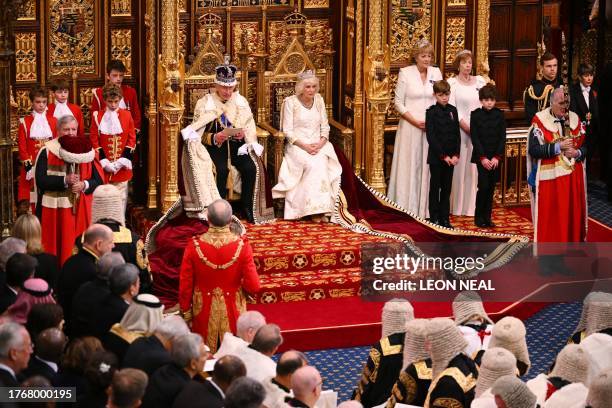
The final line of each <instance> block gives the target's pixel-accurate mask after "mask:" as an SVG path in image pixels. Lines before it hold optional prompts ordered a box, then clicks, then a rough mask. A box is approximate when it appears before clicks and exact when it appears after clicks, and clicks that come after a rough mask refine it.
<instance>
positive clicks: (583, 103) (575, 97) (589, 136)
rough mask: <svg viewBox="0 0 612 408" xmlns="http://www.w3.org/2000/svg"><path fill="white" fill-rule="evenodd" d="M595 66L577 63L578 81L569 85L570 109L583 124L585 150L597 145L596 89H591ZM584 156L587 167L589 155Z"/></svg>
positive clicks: (597, 105)
mask: <svg viewBox="0 0 612 408" xmlns="http://www.w3.org/2000/svg"><path fill="white" fill-rule="evenodd" d="M594 76H595V68H594V67H593V66H592V65H591V64H585V63H582V64H580V65H578V81H576V82H575V83H574V84H572V85H570V88H569V94H570V111H572V112H574V113H575V114H576V115H578V117H579V118H580V121H581V122H582V123H583V124H584V126H585V129H584V130H585V132H586V142H585V143H586V145H587V151H589V152H595V151H597V149H596V146H599V145H600V143H599V104H598V100H597V91H596V90H595V89H593V88H594V87H593V77H594ZM592 156H593V155H592V154H589V155H587V157H586V160H587V169H588V168H589V167H590V166H591V157H592Z"/></svg>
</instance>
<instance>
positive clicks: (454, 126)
mask: <svg viewBox="0 0 612 408" xmlns="http://www.w3.org/2000/svg"><path fill="white" fill-rule="evenodd" d="M433 91H434V95H435V97H436V104H435V105H432V106H431V107H429V109H427V112H426V113H425V130H426V132H427V142H428V143H429V152H428V154H427V163H428V164H429V171H430V173H431V174H430V179H429V220H430V221H431V222H433V223H435V224H438V225H440V226H442V227H446V228H453V226H452V225H451V223H450V221H449V219H448V216H449V210H450V192H451V186H452V183H453V169H454V167H455V166H456V165H457V162H458V161H459V144H460V143H461V136H460V134H459V117H458V114H457V108H455V107H454V106H453V105H450V104H449V103H448V98H449V96H450V85H449V84H448V82H446V81H445V80H441V81H437V82H436V83H434V85H433Z"/></svg>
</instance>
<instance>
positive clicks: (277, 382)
mask: <svg viewBox="0 0 612 408" xmlns="http://www.w3.org/2000/svg"><path fill="white" fill-rule="evenodd" d="M307 364H308V360H307V359H306V356H305V355H304V354H303V353H301V352H299V351H296V350H289V351H285V352H284V353H283V354H281V356H280V357H279V359H278V362H277V363H276V375H275V376H274V377H271V378H267V379H265V380H264V381H263V382H262V385H263V387H264V389H265V390H266V399H265V400H264V402H263V405H264V406H265V407H266V408H285V398H287V397H290V396H292V395H293V393H292V392H291V377H292V376H293V373H295V371H296V370H297V369H298V368H300V367H303V366H305V365H307Z"/></svg>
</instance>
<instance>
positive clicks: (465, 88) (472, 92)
mask: <svg viewBox="0 0 612 408" xmlns="http://www.w3.org/2000/svg"><path fill="white" fill-rule="evenodd" d="M448 83H449V84H450V86H451V94H450V99H449V101H448V103H450V104H451V105H454V106H455V107H456V108H457V113H458V114H459V120H463V121H464V122H466V123H468V124H469V123H470V115H471V114H472V111H473V110H474V109H477V108H480V99H479V98H478V91H479V90H480V88H482V87H483V86H485V85H486V84H487V83H486V81H485V80H484V78H483V77H481V76H477V77H476V80H475V81H474V83H473V84H472V85H466V84H464V83H462V82H460V81H459V80H458V79H457V78H450V79H449V80H448ZM472 150H474V147H473V146H472V138H471V137H470V135H469V134H467V133H465V132H464V131H463V129H461V148H460V151H459V163H457V165H456V166H455V169H454V170H453V187H452V189H451V196H450V211H451V214H453V215H469V216H472V217H473V216H474V210H475V209H476V190H477V185H478V170H476V164H474V163H472Z"/></svg>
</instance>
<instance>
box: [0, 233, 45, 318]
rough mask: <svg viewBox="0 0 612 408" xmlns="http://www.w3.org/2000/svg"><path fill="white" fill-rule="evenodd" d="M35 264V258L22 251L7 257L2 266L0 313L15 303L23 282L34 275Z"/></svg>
mask: <svg viewBox="0 0 612 408" xmlns="http://www.w3.org/2000/svg"><path fill="white" fill-rule="evenodd" d="M8 239H10V238H8ZM36 265H37V261H36V259H35V258H33V257H31V256H30V255H27V254H23V253H15V254H13V255H12V256H11V257H10V258H9V259H8V261H7V262H6V265H5V267H4V272H5V279H6V283H5V285H4V288H3V290H2V295H0V313H4V312H5V311H6V310H7V309H8V308H9V307H10V306H11V305H12V304H14V303H15V301H16V300H17V297H18V296H19V293H20V292H21V291H22V289H23V284H24V282H25V281H26V280H28V279H30V278H32V276H34V271H35V270H36Z"/></svg>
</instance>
